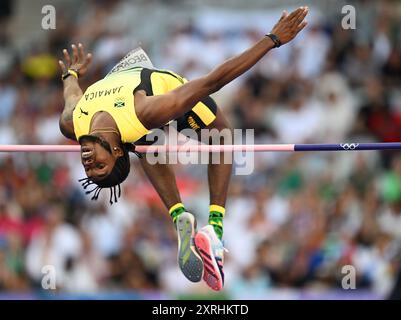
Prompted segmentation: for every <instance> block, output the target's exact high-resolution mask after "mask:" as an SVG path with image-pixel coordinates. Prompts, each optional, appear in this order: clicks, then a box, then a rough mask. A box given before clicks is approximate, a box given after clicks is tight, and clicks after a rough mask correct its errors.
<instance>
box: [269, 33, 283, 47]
mask: <svg viewBox="0 0 401 320" xmlns="http://www.w3.org/2000/svg"><path fill="white" fill-rule="evenodd" d="M266 37H269V38H270V39H272V41H273V43H274V47H273V48H278V47H280V46H281V41H280V39H279V38H278V37H277V36H276V35H275V34H273V33H268V34H266Z"/></svg>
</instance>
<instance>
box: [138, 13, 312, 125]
mask: <svg viewBox="0 0 401 320" xmlns="http://www.w3.org/2000/svg"><path fill="white" fill-rule="evenodd" d="M307 14H308V8H307V7H300V8H298V9H297V10H295V11H293V12H292V13H290V14H288V13H287V12H285V11H284V12H283V15H282V16H281V18H280V20H279V21H278V22H277V24H276V25H275V26H274V28H273V29H272V31H271V34H273V35H275V36H276V37H277V38H278V39H279V41H280V42H281V45H282V44H286V43H287V42H289V41H291V40H292V39H294V38H295V36H296V35H297V34H298V33H299V32H300V31H301V30H302V29H303V28H304V27H305V26H306V24H307V23H306V21H304V19H305V17H306V15H307ZM274 47H275V42H274V41H273V40H272V39H271V38H270V37H268V36H265V37H264V38H263V39H261V40H260V41H259V42H257V43H256V44H255V45H253V46H252V47H251V48H249V49H248V50H246V51H245V52H243V53H241V54H239V55H237V56H235V57H233V58H231V59H229V60H227V61H225V62H224V63H223V64H221V65H219V66H218V67H217V68H215V69H214V70H213V71H211V72H210V73H209V74H207V75H206V76H203V77H201V78H198V79H195V80H192V81H189V82H187V83H186V84H184V85H182V86H181V87H178V88H177V89H174V90H172V91H171V92H169V93H166V94H164V95H159V96H145V94H144V91H140V90H139V91H138V92H137V93H136V94H135V107H136V110H137V112H138V116H139V118H140V120H141V121H142V122H143V123H144V125H145V126H146V127H147V128H149V129H151V128H155V127H159V126H161V125H164V124H165V123H167V122H168V121H170V120H172V119H175V118H177V117H179V116H181V115H182V114H184V113H185V112H187V111H188V110H190V109H191V108H192V107H193V106H194V105H195V104H196V103H198V102H199V101H200V100H201V99H203V98H204V97H206V96H208V95H210V94H212V93H214V92H216V91H218V90H219V89H221V88H222V87H223V86H225V85H226V84H228V83H229V82H231V81H232V80H234V79H235V78H237V77H239V76H240V75H242V74H243V73H244V72H245V71H247V70H249V69H250V68H251V67H252V66H254V65H255V64H256V63H257V62H258V61H259V60H260V59H261V58H262V57H263V56H264V55H265V54H266V53H267V52H269V50H271V49H272V48H274Z"/></svg>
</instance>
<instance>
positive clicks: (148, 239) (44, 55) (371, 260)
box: [0, 0, 401, 298]
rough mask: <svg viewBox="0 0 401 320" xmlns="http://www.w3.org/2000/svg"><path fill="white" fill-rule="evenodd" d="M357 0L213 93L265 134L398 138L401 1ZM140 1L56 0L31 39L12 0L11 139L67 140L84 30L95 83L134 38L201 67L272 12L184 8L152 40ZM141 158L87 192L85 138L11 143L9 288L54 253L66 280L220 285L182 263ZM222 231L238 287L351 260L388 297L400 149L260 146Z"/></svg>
mask: <svg viewBox="0 0 401 320" xmlns="http://www.w3.org/2000/svg"><path fill="white" fill-rule="evenodd" d="M7 4H8V5H7ZM354 5H355V7H356V12H357V17H358V18H357V19H358V20H357V21H358V22H357V29H356V30H344V29H343V28H342V26H341V19H342V16H341V14H340V13H341V11H340V10H339V11H338V12H332V13H327V14H328V15H329V16H325V15H324V14H322V13H317V14H315V15H313V16H312V17H311V20H310V23H309V26H308V27H307V29H306V30H305V31H304V32H303V33H302V34H301V35H300V36H299V39H297V40H296V41H294V43H292V44H290V45H288V46H285V47H282V48H280V49H276V50H273V51H272V52H270V53H269V54H268V55H267V57H266V58H264V59H263V60H262V61H261V62H260V63H259V64H258V65H257V66H255V67H254V68H253V69H252V70H251V71H250V72H248V73H247V74H246V75H244V76H242V77H241V78H240V79H238V80H236V81H235V82H234V83H232V84H230V85H228V86H227V87H226V88H224V89H223V90H222V91H221V92H220V93H218V94H216V95H215V99H216V101H217V102H218V104H219V106H220V108H221V109H222V110H223V111H224V113H225V114H226V115H227V117H228V118H229V119H230V121H231V123H232V125H233V127H234V128H239V129H254V130H255V143H339V142H395V141H400V140H401V30H400V25H399V23H398V21H399V19H400V13H399V12H400V6H399V5H398V4H396V3H395V2H391V1H380V2H379V1H377V2H376V1H355V2H354ZM139 8H140V7H139ZM133 10H138V7H135V6H134V5H133V4H131V2H129V1H123V0H120V1H106V0H103V1H88V2H85V4H82V5H81V7H77V8H76V11H75V12H74V11H73V10H72V11H71V12H68V10H67V11H66V12H65V13H64V11H63V14H59V15H58V18H57V19H58V20H57V28H56V30H50V31H47V32H46V33H43V34H42V38H41V39H40V44H41V45H40V46H39V45H37V40H35V42H32V43H27V45H26V46H25V48H26V50H24V52H21V51H18V50H17V49H16V48H15V47H14V46H13V44H12V43H13V42H12V39H11V38H10V34H9V33H8V32H7V30H8V29H7V27H6V26H7V25H8V24H10V23H11V22H12V19H13V16H14V14H15V8H14V7H13V5H12V3H11V1H4V4H2V5H1V10H0V27H1V28H0V57H1V58H0V106H1V108H0V144H66V143H70V142H68V141H67V140H66V139H64V138H63V137H62V136H61V134H60V132H59V128H58V117H59V114H60V112H61V111H62V108H63V96H62V85H61V81H60V74H59V71H58V69H57V59H58V58H59V57H60V53H61V50H62V49H63V48H64V47H67V46H68V45H69V44H71V43H72V42H73V41H81V42H82V43H84V44H85V45H86V47H87V48H89V49H90V50H91V51H92V53H93V55H94V63H93V65H92V67H91V72H90V74H89V76H88V77H86V78H85V79H82V80H81V84H82V87H83V88H85V87H86V86H88V85H89V84H91V83H92V82H94V81H96V80H97V79H100V78H101V77H102V76H104V75H105V74H106V73H107V72H108V70H109V69H110V68H111V67H112V66H113V65H114V64H115V63H116V62H117V61H118V60H119V59H120V58H121V57H122V56H123V55H124V54H125V53H126V52H128V51H129V50H130V49H132V46H133V43H134V41H133V40H132V39H136V40H141V41H142V45H143V46H144V48H145V49H148V50H149V55H150V56H151V57H152V56H154V57H156V59H155V60H154V64H155V65H156V66H159V67H162V68H167V69H172V70H174V71H175V72H177V73H180V74H182V75H184V76H185V77H187V78H189V79H193V78H195V77H196V76H199V75H202V74H204V73H206V72H208V71H209V70H210V69H211V68H213V67H214V66H216V65H217V64H218V63H220V62H222V61H223V60H224V59H226V58H229V57H231V56H232V55H234V54H237V53H240V52H241V51H242V50H244V49H246V48H247V47H248V46H250V45H251V44H252V43H253V42H255V41H257V40H258V39H259V38H260V37H262V36H263V34H264V33H266V32H267V31H268V30H266V29H262V28H260V27H252V21H253V20H252V14H256V15H261V14H263V13H260V12H258V13H255V12H253V13H249V19H247V23H248V25H247V26H246V25H239V26H238V28H237V29H235V28H234V29H233V28H232V27H231V26H232V19H234V18H235V16H236V15H238V16H244V15H246V14H247V13H246V12H236V13H232V12H230V14H231V15H233V16H231V18H232V19H229V17H230V16H228V17H226V18H227V20H224V19H222V21H227V26H226V27H225V24H224V22H222V21H218V22H219V23H217V24H216V25H218V26H219V28H216V29H214V30H210V29H211V28H208V27H207V26H205V23H204V21H208V20H207V19H197V18H196V17H194V18H193V19H191V20H188V21H173V22H172V23H171V24H170V25H169V28H168V29H167V31H164V32H165V33H166V36H164V37H163V39H161V41H160V42H157V43H156V44H155V43H152V39H146V41H145V39H141V38H140V35H139V34H136V33H135V30H133V29H132V28H130V26H131V25H130V21H129V16H130V13H132V11H133ZM171 10H174V7H171ZM211 11H212V10H211ZM317 11H318V10H316V12H317ZM277 12H278V15H277V16H279V15H280V12H279V11H277ZM202 14H203V15H207V12H206V13H205V12H203V13H202ZM233 17H234V18H233ZM117 22H118V23H117ZM274 22H275V21H274V20H273V21H270V22H266V24H267V25H268V24H270V25H272V23H274ZM132 163H133V164H132V168H133V170H132V173H131V177H130V178H129V180H128V181H127V182H126V183H124V184H123V196H122V198H121V199H120V200H119V202H118V203H117V204H115V205H113V206H110V205H109V204H108V202H107V198H108V194H107V192H104V194H103V196H104V199H103V198H102V199H101V201H98V202H97V203H93V202H91V201H90V200H89V198H87V197H86V196H85V194H84V192H83V191H82V189H81V187H80V185H79V183H78V182H77V180H78V179H79V178H81V177H83V176H84V172H83V170H82V168H81V165H80V162H79V158H78V157H77V155H76V154H34V153H32V154H2V155H0V291H7V292H11V291H12V292H27V291H32V290H41V288H42V280H43V276H44V274H45V273H46V271H44V269H43V267H44V266H46V265H51V266H54V268H55V270H56V279H57V280H56V281H57V288H58V290H59V291H61V292H76V293H78V292H79V293H82V292H85V293H93V292H101V291H110V290H135V291H136V290H139V291H141V292H161V293H163V294H169V295H173V296H177V295H181V294H186V295H188V294H207V293H208V292H209V291H208V289H207V288H206V286H205V285H202V284H197V285H195V284H192V283H190V282H188V281H187V280H186V279H185V278H184V276H183V275H181V273H180V270H179V268H178V266H177V261H176V252H177V241H176V234H175V230H174V227H173V224H172V222H171V219H170V217H169V215H168V212H167V210H166V209H165V208H164V207H163V206H162V204H161V202H160V200H159V199H158V197H157V195H156V193H155V192H154V190H153V189H152V187H151V185H150V184H149V182H148V181H147V179H146V177H145V175H144V173H143V172H142V169H141V168H140V167H139V166H138V165H137V162H136V159H135V156H134V155H132ZM176 170H177V181H178V185H179V188H180V190H181V191H182V196H183V200H184V202H185V204H186V205H187V207H188V208H189V209H190V210H191V212H193V213H194V214H195V215H196V216H197V218H198V220H199V225H203V224H204V223H206V221H207V215H208V189H207V181H206V179H205V170H206V167H205V166H192V165H191V166H182V165H177V166H176ZM224 239H225V245H226V247H227V248H228V250H229V253H227V254H226V264H225V266H226V267H225V268H226V273H227V274H226V291H225V294H226V295H227V296H229V297H232V298H263V297H266V295H267V294H268V292H269V290H275V289H278V288H281V289H294V288H296V289H302V290H305V289H316V290H327V289H339V290H341V285H342V279H343V277H344V270H343V267H344V266H346V265H351V266H353V267H354V268H355V270H356V288H358V289H366V290H368V291H369V292H372V293H373V294H375V295H376V296H377V297H381V298H385V297H388V296H389V295H390V294H391V291H392V290H393V287H394V284H395V282H396V277H397V274H398V273H399V272H400V254H401V155H400V154H399V152H390V151H386V152H358V153H356V152H355V153H330V152H327V153H309V154H305V153H303V154H289V153H286V154H282V153H265V154H258V155H255V171H254V172H253V173H252V174H251V175H249V176H233V178H232V184H231V187H230V192H229V198H228V203H227V214H226V218H225V228H224Z"/></svg>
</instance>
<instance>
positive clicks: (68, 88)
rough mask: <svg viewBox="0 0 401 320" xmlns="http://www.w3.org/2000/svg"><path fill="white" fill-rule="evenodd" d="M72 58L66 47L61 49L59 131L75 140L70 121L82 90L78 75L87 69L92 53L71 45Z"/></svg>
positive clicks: (79, 45) (81, 47) (80, 45)
mask: <svg viewBox="0 0 401 320" xmlns="http://www.w3.org/2000/svg"><path fill="white" fill-rule="evenodd" d="M71 47H72V59H71V57H70V54H69V53H68V51H67V49H64V50H63V54H64V60H65V61H62V60H60V61H59V65H60V68H61V71H62V73H63V76H62V78H63V86H64V101H65V104H64V110H63V112H62V113H61V116H60V121H59V124H60V131H61V133H62V134H63V135H64V136H65V137H66V138H69V139H72V140H75V134H74V126H73V122H72V113H73V111H74V109H75V106H76V105H77V103H78V101H79V99H81V97H82V94H83V93H82V90H81V87H80V86H79V83H78V77H79V76H83V75H84V74H85V73H86V71H87V70H88V66H89V64H90V62H91V60H92V55H91V54H90V53H88V54H87V55H85V51H84V47H83V46H82V44H81V43H80V44H78V48H77V46H76V45H75V44H73V45H72V46H71Z"/></svg>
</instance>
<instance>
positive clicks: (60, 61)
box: [58, 60, 67, 73]
mask: <svg viewBox="0 0 401 320" xmlns="http://www.w3.org/2000/svg"><path fill="white" fill-rule="evenodd" d="M58 64H59V66H60V68H61V72H62V73H65V72H67V67H66V66H65V64H64V62H63V61H62V60H59V61H58Z"/></svg>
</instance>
